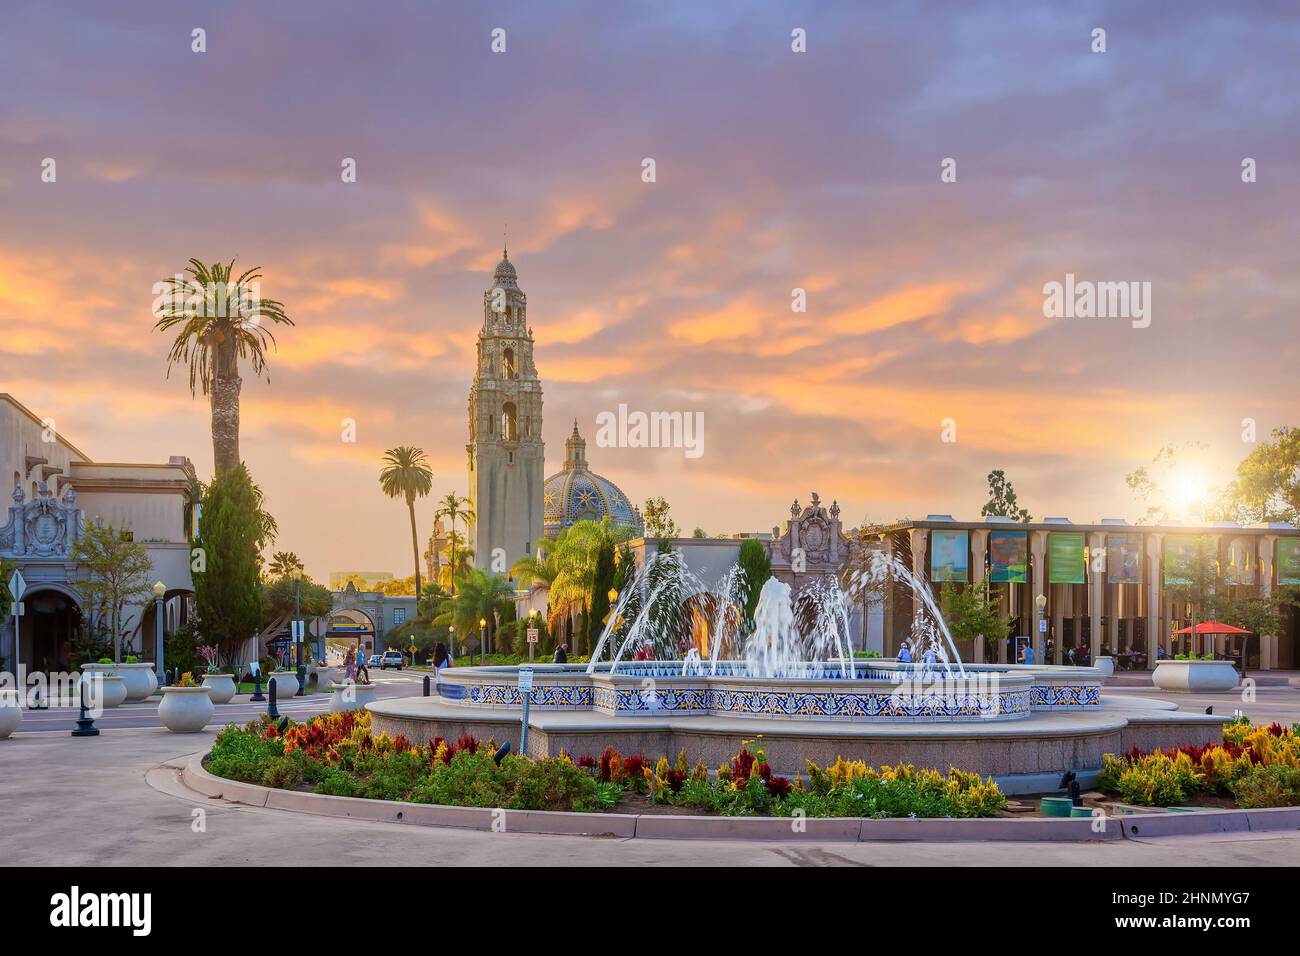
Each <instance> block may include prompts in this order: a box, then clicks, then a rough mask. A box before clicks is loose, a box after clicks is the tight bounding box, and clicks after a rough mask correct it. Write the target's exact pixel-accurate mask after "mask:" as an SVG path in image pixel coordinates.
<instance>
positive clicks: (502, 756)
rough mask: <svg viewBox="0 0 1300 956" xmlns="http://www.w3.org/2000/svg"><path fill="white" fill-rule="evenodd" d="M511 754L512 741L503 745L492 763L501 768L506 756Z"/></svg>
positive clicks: (494, 755)
mask: <svg viewBox="0 0 1300 956" xmlns="http://www.w3.org/2000/svg"><path fill="white" fill-rule="evenodd" d="M509 753H510V741H508V740H507V741H506V742H505V743H503V744H502V745H501V749H500V750H498V751H497V752H496V753H494V754H493V755H492V762H493V763H494V764H496V765H497V766H498V767H499V766H501V761H503V760H505V759H506V755H507V754H509Z"/></svg>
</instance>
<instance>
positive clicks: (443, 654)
mask: <svg viewBox="0 0 1300 956" xmlns="http://www.w3.org/2000/svg"><path fill="white" fill-rule="evenodd" d="M450 666H451V652H450V651H449V650H447V645H446V644H444V643H442V641H439V642H438V645H437V647H435V648H434V649H433V679H434V681H437V679H438V672H439V671H440V670H442V669H443V668H444V667H450Z"/></svg>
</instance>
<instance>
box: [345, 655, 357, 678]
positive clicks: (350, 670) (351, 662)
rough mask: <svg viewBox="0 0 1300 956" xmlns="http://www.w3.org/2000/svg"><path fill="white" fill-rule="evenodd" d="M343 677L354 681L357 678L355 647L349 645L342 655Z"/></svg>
mask: <svg viewBox="0 0 1300 956" xmlns="http://www.w3.org/2000/svg"><path fill="white" fill-rule="evenodd" d="M343 677H344V679H345V680H350V681H355V680H356V679H357V649H356V648H355V647H349V648H348V652H347V653H346V654H344V655H343Z"/></svg>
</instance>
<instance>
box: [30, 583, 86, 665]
mask: <svg viewBox="0 0 1300 956" xmlns="http://www.w3.org/2000/svg"><path fill="white" fill-rule="evenodd" d="M19 620H20V621H21V622H22V623H21V626H20V629H19V638H18V660H19V662H20V663H21V664H22V665H23V666H24V667H26V668H27V670H28V671H44V672H46V673H49V672H51V671H70V670H71V669H72V653H73V645H74V644H75V642H76V640H77V638H78V637H79V636H80V634H81V606H80V605H79V604H78V603H77V600H76V598H75V597H73V595H72V594H71V593H69V592H67V591H64V590H62V589H60V588H54V587H50V586H48V585H35V586H29V587H28V589H27V592H26V593H25V594H24V595H23V616H22V617H21V618H19Z"/></svg>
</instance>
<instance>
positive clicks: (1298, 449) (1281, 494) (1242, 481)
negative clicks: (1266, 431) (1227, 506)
mask: <svg viewBox="0 0 1300 956" xmlns="http://www.w3.org/2000/svg"><path fill="white" fill-rule="evenodd" d="M1226 497H1227V498H1228V499H1229V501H1230V503H1231V504H1232V505H1235V506H1236V507H1237V508H1239V509H1240V511H1241V517H1242V518H1244V519H1245V520H1247V521H1285V522H1288V523H1290V524H1300V428H1286V427H1284V428H1275V429H1273V432H1272V440H1271V441H1265V442H1260V443H1259V445H1258V446H1256V447H1255V449H1254V450H1253V451H1252V452H1251V453H1250V454H1249V455H1247V456H1246V457H1245V458H1244V459H1243V460H1242V461H1241V463H1240V464H1239V465H1238V466H1237V477H1236V479H1235V480H1234V481H1232V482H1231V483H1230V485H1229V488H1228V493H1227V496H1226ZM1234 517H1236V516H1234Z"/></svg>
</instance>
